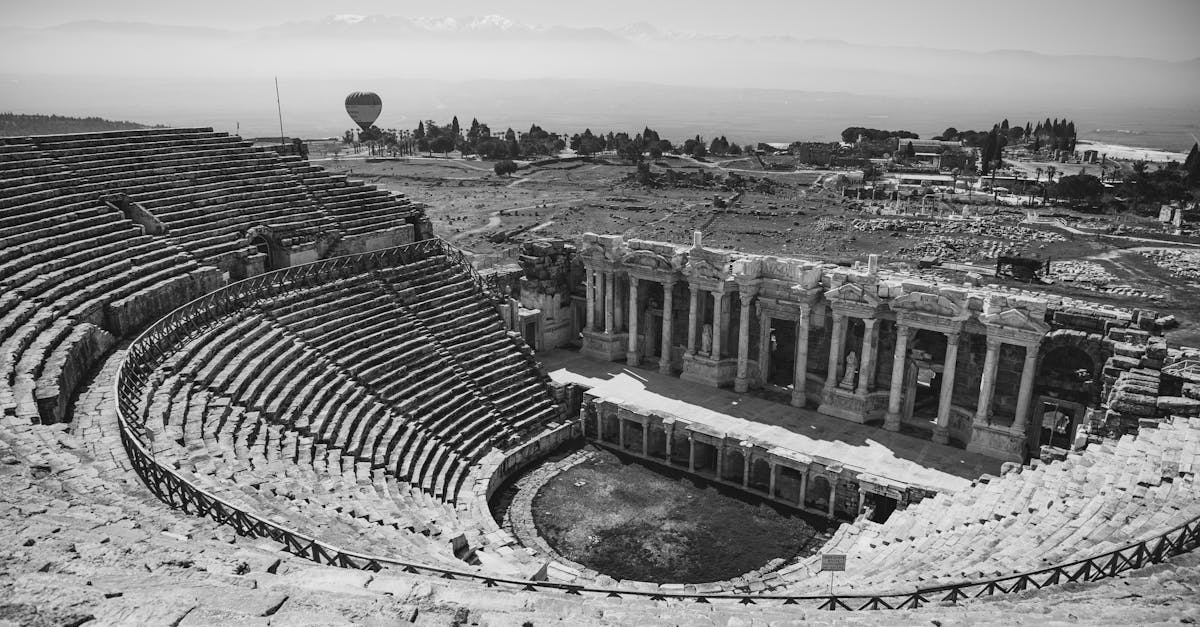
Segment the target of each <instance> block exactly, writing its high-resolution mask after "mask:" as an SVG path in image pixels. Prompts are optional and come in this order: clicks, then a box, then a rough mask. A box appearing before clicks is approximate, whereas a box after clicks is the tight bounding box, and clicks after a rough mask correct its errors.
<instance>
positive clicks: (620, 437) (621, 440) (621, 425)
mask: <svg viewBox="0 0 1200 627" xmlns="http://www.w3.org/2000/svg"><path fill="white" fill-rule="evenodd" d="M617 448H619V449H621V450H622V451H624V450H625V421H624V420H621V419H620V418H617Z"/></svg>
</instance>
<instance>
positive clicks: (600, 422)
mask: <svg viewBox="0 0 1200 627" xmlns="http://www.w3.org/2000/svg"><path fill="white" fill-rule="evenodd" d="M596 441H597V442H603V441H604V418H603V417H602V416H601V415H600V408H599V407H597V408H596Z"/></svg>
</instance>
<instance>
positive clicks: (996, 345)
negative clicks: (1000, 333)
mask: <svg viewBox="0 0 1200 627" xmlns="http://www.w3.org/2000/svg"><path fill="white" fill-rule="evenodd" d="M1002 344H1004V340H1002V339H1000V338H998V337H992V336H990V335H989V336H988V338H987V349H988V350H989V351H998V350H1000V347H1001V345H1002Z"/></svg>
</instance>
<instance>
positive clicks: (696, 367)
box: [679, 354, 737, 387]
mask: <svg viewBox="0 0 1200 627" xmlns="http://www.w3.org/2000/svg"><path fill="white" fill-rule="evenodd" d="M735 375H737V359H729V358H727V359H713V358H711V357H707V356H705V355H698V354H693V355H690V356H689V355H684V356H683V374H681V375H680V376H679V378H680V379H683V380H684V381H691V382H693V383H703V384H705V385H711V386H713V387H725V386H727V385H730V384H732V383H733V380H734V377H735Z"/></svg>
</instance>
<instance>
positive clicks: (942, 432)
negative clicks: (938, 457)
mask: <svg viewBox="0 0 1200 627" xmlns="http://www.w3.org/2000/svg"><path fill="white" fill-rule="evenodd" d="M933 442H934V443H935V444H949V443H950V430H949V429H947V428H946V427H943V426H942V425H934V426H933Z"/></svg>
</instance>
